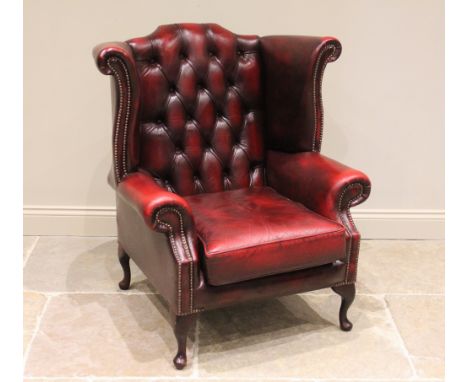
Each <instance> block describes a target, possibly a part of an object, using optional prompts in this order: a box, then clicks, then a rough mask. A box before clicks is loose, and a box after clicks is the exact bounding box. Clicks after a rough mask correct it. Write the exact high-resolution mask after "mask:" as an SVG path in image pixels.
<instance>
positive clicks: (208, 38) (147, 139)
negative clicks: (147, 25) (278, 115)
mask: <svg viewBox="0 0 468 382" xmlns="http://www.w3.org/2000/svg"><path fill="white" fill-rule="evenodd" d="M127 42H128V44H129V45H130V47H131V49H132V51H133V55H134V57H135V61H136V68H137V71H138V74H139V88H140V93H141V100H140V101H141V108H140V167H141V168H143V169H145V170H147V171H148V172H149V173H151V175H152V176H153V177H154V178H155V179H156V181H157V182H158V183H159V184H160V185H162V186H163V187H165V188H167V189H169V190H171V191H175V192H177V193H178V194H180V195H192V194H196V193H201V192H217V191H223V190H230V189H237V188H242V187H249V186H259V185H262V184H263V178H264V173H263V153H264V151H263V139H262V136H261V134H262V113H261V109H260V105H261V95H262V93H261V83H260V57H259V54H260V53H259V43H258V37H257V36H238V35H235V34H233V33H231V32H229V31H227V30H226V29H224V28H222V27H220V26H218V25H215V24H173V25H165V26H161V27H159V28H158V29H156V31H154V32H153V33H152V34H150V35H148V36H146V37H141V38H135V39H132V40H129V41H127Z"/></svg>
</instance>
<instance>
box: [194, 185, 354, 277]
mask: <svg viewBox="0 0 468 382" xmlns="http://www.w3.org/2000/svg"><path fill="white" fill-rule="evenodd" d="M186 200H187V202H188V204H189V205H190V206H191V208H192V210H193V213H194V219H195V226H196V231H197V234H198V237H199V238H200V240H201V242H202V243H203V248H204V264H205V268H206V272H207V275H206V276H207V279H208V282H209V283H210V284H212V285H224V284H229V283H235V282H239V281H243V280H249V279H253V278H258V277H263V276H267V275H274V274H278V273H283V272H289V271H294V270H298V269H304V268H309V267H313V266H318V265H323V264H327V263H331V262H333V261H335V260H340V259H344V258H345V257H346V240H345V230H344V227H343V226H342V225H340V224H337V223H335V222H333V221H330V220H328V219H325V218H323V217H321V216H319V215H317V214H315V213H313V212H311V211H309V210H308V209H307V208H305V207H304V206H302V205H301V204H298V203H295V202H293V201H291V200H289V199H287V198H284V197H282V196H280V195H279V194H278V193H276V192H275V191H274V190H273V189H272V188H269V187H255V188H246V189H240V190H234V191H225V192H218V193H209V194H199V195H193V196H189V197H186Z"/></svg>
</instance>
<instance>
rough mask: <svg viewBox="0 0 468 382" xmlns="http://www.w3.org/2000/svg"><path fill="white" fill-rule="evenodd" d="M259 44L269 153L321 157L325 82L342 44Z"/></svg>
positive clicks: (270, 39)
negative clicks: (303, 153)
mask: <svg viewBox="0 0 468 382" xmlns="http://www.w3.org/2000/svg"><path fill="white" fill-rule="evenodd" d="M260 44H261V47H262V56H263V70H264V78H265V80H264V88H265V92H264V94H265V120H266V132H267V134H266V136H267V145H268V148H270V149H273V150H281V151H285V152H298V151H320V147H321V143H322V129H323V107H322V76H323V71H324V69H325V66H326V64H327V63H328V62H332V61H335V60H337V59H338V57H339V56H340V54H341V44H340V42H339V41H338V40H337V39H335V38H333V37H307V36H266V37H262V38H261V39H260ZM286 129H287V130H286Z"/></svg>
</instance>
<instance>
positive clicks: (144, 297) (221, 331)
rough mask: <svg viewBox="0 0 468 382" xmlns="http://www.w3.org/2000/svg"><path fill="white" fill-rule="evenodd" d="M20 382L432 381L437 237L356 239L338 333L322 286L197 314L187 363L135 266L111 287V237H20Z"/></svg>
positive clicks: (436, 344) (440, 248) (438, 336)
mask: <svg viewBox="0 0 468 382" xmlns="http://www.w3.org/2000/svg"><path fill="white" fill-rule="evenodd" d="M24 264H25V265H24V355H25V381H36V382H39V381H50V380H53V381H56V382H65V381H70V382H72V381H76V382H78V381H81V382H84V381H90V382H97V381H100V382H111V381H114V382H117V381H120V382H131V381H132V382H141V381H147V382H148V381H178V380H180V381H187V380H198V381H203V380H209V381H213V382H214V381H227V380H231V381H235V380H252V381H280V380H284V381H288V380H291V381H323V382H325V381H326V382H335V381H347V382H357V381H367V382H372V381H386V382H392V381H440V380H442V379H443V375H444V244H443V242H440V241H364V242H363V243H362V245H361V255H360V264H359V265H360V267H359V276H358V278H359V283H358V285H357V287H358V295H357V297H356V300H355V302H354V304H353V305H352V307H351V308H350V312H349V317H350V319H351V321H353V323H354V329H353V330H352V331H351V332H349V333H345V332H342V331H340V330H339V328H338V307H339V303H340V299H339V297H338V296H337V295H335V294H333V293H331V292H330V290H322V291H318V292H312V293H307V294H302V295H294V296H289V297H282V298H278V299H271V300H264V301H258V302H251V303H247V304H242V305H239V306H234V307H230V308H227V309H222V310H217V311H211V312H206V313H203V314H202V315H201V316H200V319H199V320H198V323H197V327H196V330H195V333H194V334H193V336H192V337H193V338H192V341H191V343H190V344H189V364H188V366H187V368H186V369H185V370H184V371H182V372H180V371H176V370H175V369H174V368H173V366H172V357H173V356H174V354H175V340H174V338H173V334H172V330H171V329H170V326H169V324H168V322H167V314H166V311H165V309H164V307H163V305H162V302H161V300H160V298H159V296H158V295H157V294H156V293H155V291H154V290H153V288H152V287H151V286H150V285H149V284H148V283H147V282H146V280H145V278H144V276H143V275H142V274H141V272H139V271H138V270H137V269H136V266H135V265H133V264H132V270H133V279H132V280H133V282H132V289H131V290H129V291H127V292H121V291H119V289H118V287H117V281H118V280H120V276H121V269H120V265H119V264H118V261H117V259H116V241H115V238H91V237H40V238H38V237H30V236H29V237H24Z"/></svg>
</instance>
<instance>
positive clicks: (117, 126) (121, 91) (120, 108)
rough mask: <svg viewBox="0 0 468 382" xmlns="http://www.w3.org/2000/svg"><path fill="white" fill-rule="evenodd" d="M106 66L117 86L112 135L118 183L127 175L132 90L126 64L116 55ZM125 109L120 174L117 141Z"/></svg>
mask: <svg viewBox="0 0 468 382" xmlns="http://www.w3.org/2000/svg"><path fill="white" fill-rule="evenodd" d="M115 64H118V65H120V66H121V68H122V69H123V72H124V76H125V85H124V84H123V83H122V78H121V77H120V73H119V70H118V68H117V67H116V66H114V65H115ZM107 66H108V67H109V69H110V70H111V71H112V74H113V75H114V77H115V79H116V81H117V85H118V88H119V94H118V97H119V106H118V109H117V114H116V122H115V136H114V150H113V151H114V171H115V181H116V183H117V184H118V183H119V182H120V181H121V180H122V178H123V177H125V176H126V175H127V131H128V122H129V117H130V107H131V105H130V101H131V99H132V90H131V83H130V76H129V74H128V70H127V66H126V65H125V63H124V62H123V60H121V59H120V58H118V57H111V58H109V59H108V60H107ZM125 91H126V92H127V104H126V105H124V92H125ZM124 110H125V117H124V124H123V144H122V146H123V152H122V163H121V165H122V172H123V173H122V174H120V163H119V155H118V143H119V137H120V128H121V122H122V114H123V113H124Z"/></svg>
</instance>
